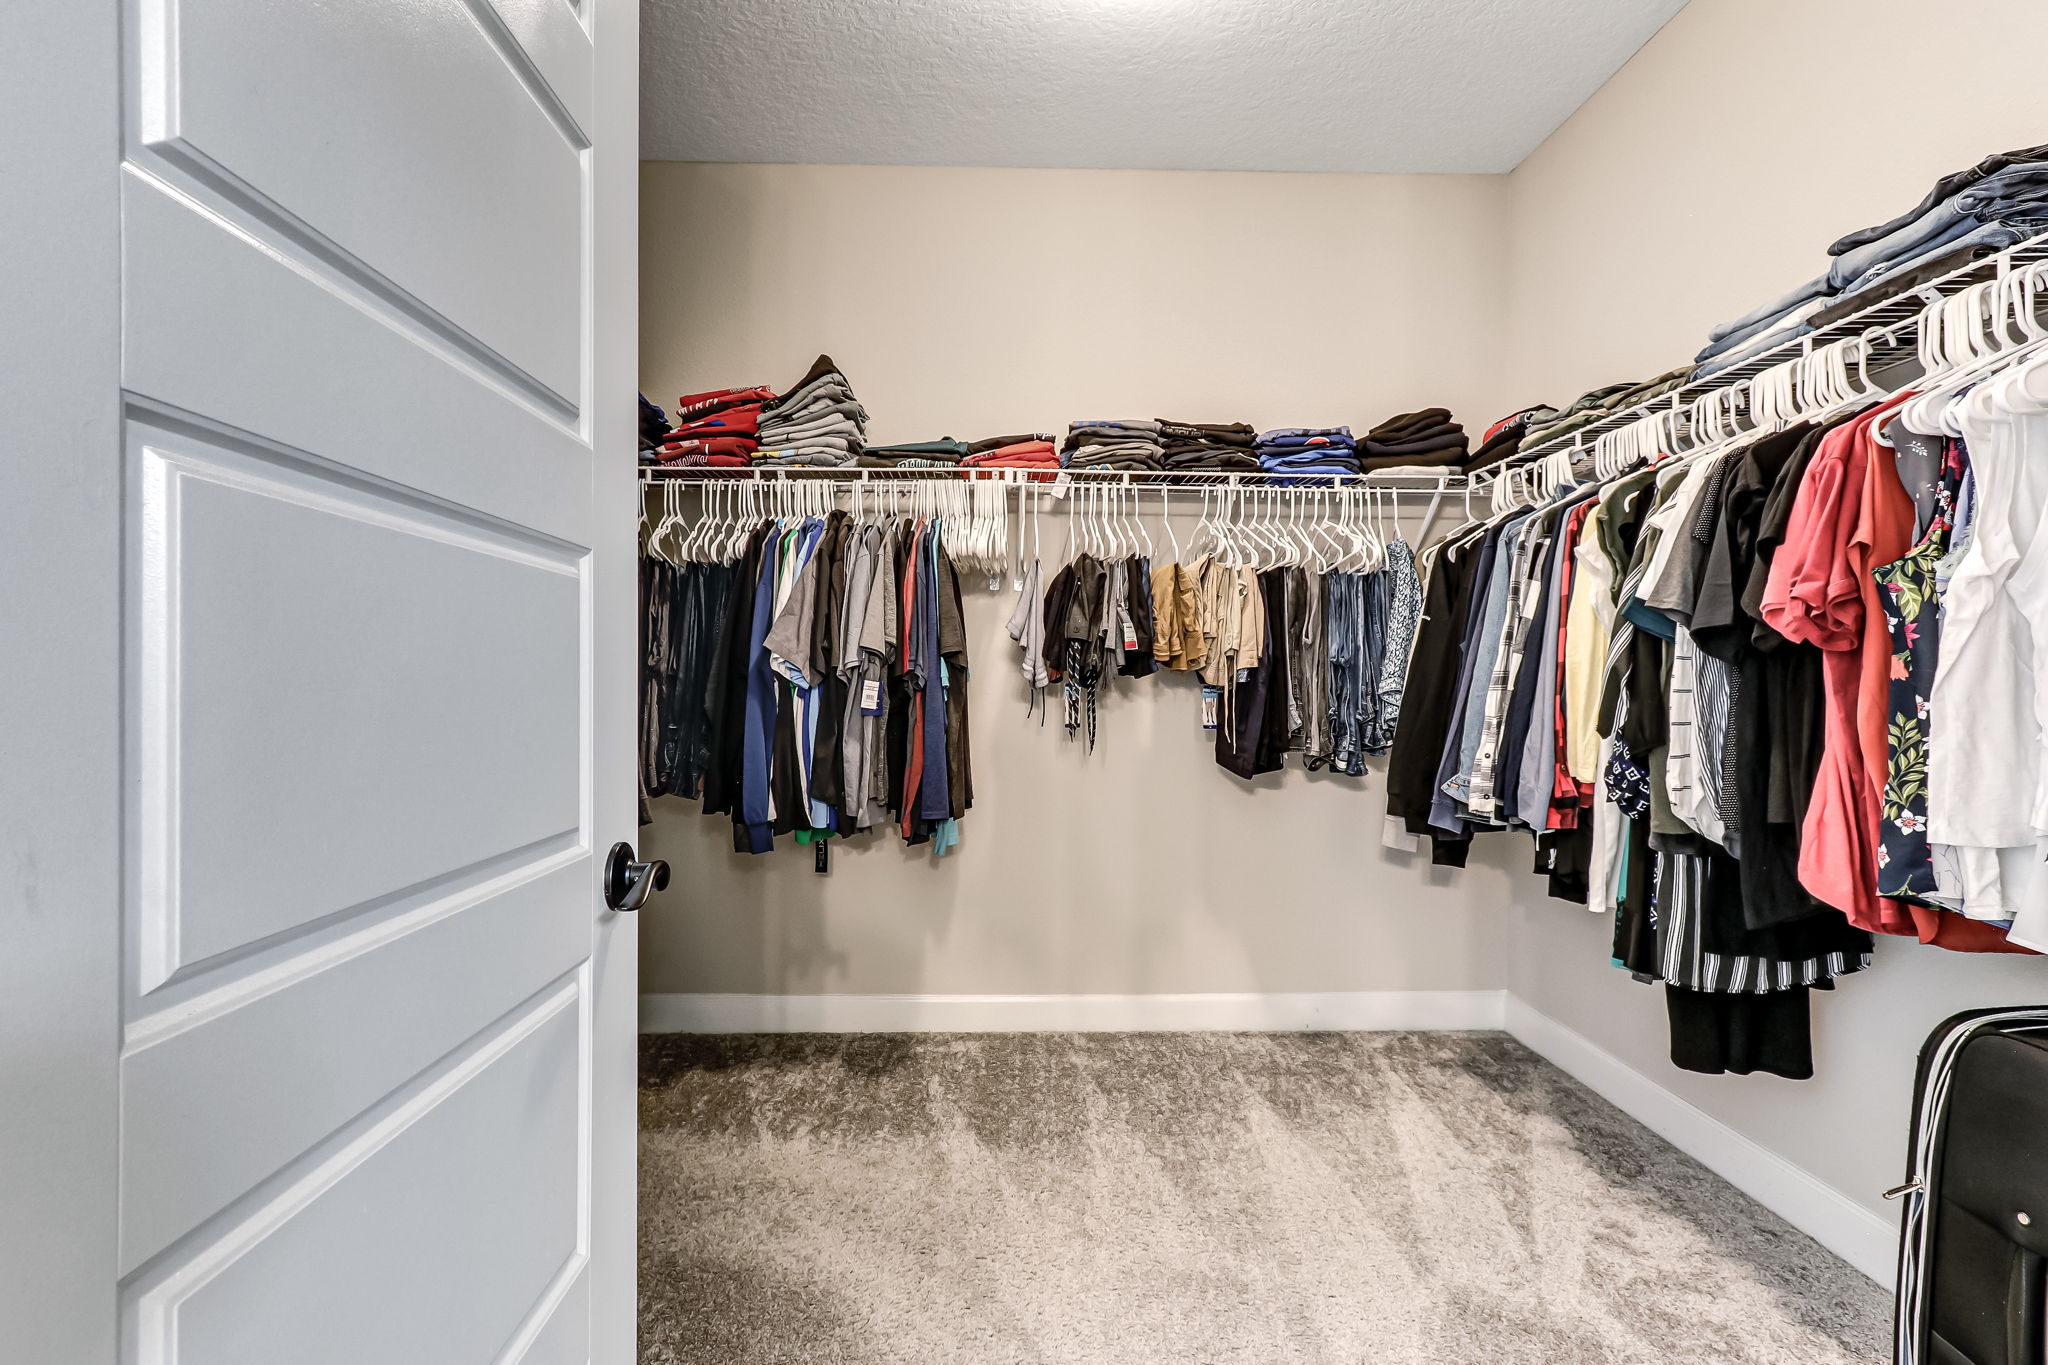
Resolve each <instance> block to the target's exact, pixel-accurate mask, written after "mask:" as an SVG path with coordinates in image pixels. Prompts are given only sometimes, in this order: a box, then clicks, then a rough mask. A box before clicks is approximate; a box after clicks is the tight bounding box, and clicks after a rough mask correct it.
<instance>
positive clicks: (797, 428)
mask: <svg viewBox="0 0 2048 1365" xmlns="http://www.w3.org/2000/svg"><path fill="white" fill-rule="evenodd" d="M867 421H868V412H867V409H866V408H864V407H862V406H861V405H860V401H859V400H858V399H856V398H855V397H854V396H853V386H852V385H850V384H848V383H847V382H846V376H845V375H844V374H843V373H841V372H840V369H839V366H838V365H836V364H834V363H833V361H832V357H831V356H829V355H821V356H819V357H818V358H817V359H816V360H815V361H813V362H811V368H810V371H809V373H807V374H805V375H804V377H803V378H802V379H801V380H799V381H798V382H797V386H796V387H795V388H793V389H791V390H790V391H789V392H788V393H786V394H784V395H783V396H782V398H781V400H780V401H778V402H776V403H773V404H771V405H769V406H768V407H766V408H764V409H763V410H762V412H761V427H760V443H761V448H760V450H759V452H758V453H757V454H756V455H755V457H754V458H755V463H757V464H764V465H827V466H829V465H843V464H852V463H853V462H854V460H855V458H856V457H858V456H859V455H860V453H861V451H862V450H863V449H864V448H865V447H866V445H867Z"/></svg>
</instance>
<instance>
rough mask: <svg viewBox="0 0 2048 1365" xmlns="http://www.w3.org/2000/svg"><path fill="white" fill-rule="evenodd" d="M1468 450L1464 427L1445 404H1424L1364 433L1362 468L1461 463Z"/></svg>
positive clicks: (1396, 467)
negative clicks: (1432, 405)
mask: <svg viewBox="0 0 2048 1365" xmlns="http://www.w3.org/2000/svg"><path fill="white" fill-rule="evenodd" d="M1470 453H1471V444H1470V442H1468V441H1467V440H1466V438H1465V428H1463V427H1462V426H1459V425H1458V424H1457V423H1456V422H1454V421H1452V420H1451V411H1450V409H1449V408H1424V409H1423V410H1422V411H1420V412H1404V413H1402V414H1401V415H1400V416H1399V417H1389V418H1388V419H1387V420H1386V421H1384V422H1382V423H1380V424H1379V425H1378V426H1376V427H1374V428H1373V429H1372V430H1371V431H1368V432H1367V433H1366V434H1365V459H1364V461H1363V462H1362V468H1364V469H1367V470H1373V469H1403V468H1408V467H1411V466H1416V465H1420V466H1424V467H1430V466H1436V465H1454V464H1463V463H1464V461H1465V457H1466V456H1467V455H1469V454H1470Z"/></svg>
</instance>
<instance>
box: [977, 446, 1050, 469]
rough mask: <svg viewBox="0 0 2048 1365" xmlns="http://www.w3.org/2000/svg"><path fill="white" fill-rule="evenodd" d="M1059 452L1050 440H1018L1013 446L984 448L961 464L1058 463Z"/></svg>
mask: <svg viewBox="0 0 2048 1365" xmlns="http://www.w3.org/2000/svg"><path fill="white" fill-rule="evenodd" d="M1059 462H1060V457H1059V452H1058V451H1056V450H1054V449H1053V448H1052V442H1051V441H1019V442H1018V443H1017V444H1016V445H1013V446H997V447H996V448H995V449H994V450H984V451H982V452H981V454H979V455H969V456H968V457H967V458H966V459H964V460H962V461H961V462H960V463H961V464H973V465H991V464H992V465H1004V464H1008V465H1027V464H1029V465H1037V464H1058V463H1059Z"/></svg>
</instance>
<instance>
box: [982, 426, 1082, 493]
mask: <svg viewBox="0 0 2048 1365" xmlns="http://www.w3.org/2000/svg"><path fill="white" fill-rule="evenodd" d="M960 464H961V466H962V467H963V468H973V469H1037V470H1056V469H1058V468H1059V467H1060V453H1059V451H1058V450H1056V449H1055V448H1054V447H1053V443H1052V437H1051V436H1050V435H1048V434H1045V433H1042V432H1026V433H1022V434H1019V435H1015V436H990V437H987V438H985V439H983V440H979V441H976V442H974V443H973V444H972V445H970V446H968V447H967V453H966V454H965V455H963V456H961V457H960ZM1031 477H1032V479H1033V481H1034V482H1039V483H1043V482H1045V481H1047V480H1049V479H1051V478H1052V477H1053V476H1052V475H1051V474H1050V473H1041V474H1034V475H1032V476H1031Z"/></svg>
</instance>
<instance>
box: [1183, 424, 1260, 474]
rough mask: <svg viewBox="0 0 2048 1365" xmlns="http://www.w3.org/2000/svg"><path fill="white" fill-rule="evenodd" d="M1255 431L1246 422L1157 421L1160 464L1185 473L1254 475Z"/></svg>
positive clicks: (1256, 463)
mask: <svg viewBox="0 0 2048 1365" xmlns="http://www.w3.org/2000/svg"><path fill="white" fill-rule="evenodd" d="M1257 440H1258V432H1257V431H1256V430H1255V429H1254V428H1253V427H1252V426H1251V424H1249V423H1247V422H1182V421H1177V420H1175V419H1174V418H1171V417H1162V418H1160V419H1159V441H1160V445H1161V446H1162V447H1163V452H1162V454H1161V456H1160V463H1161V464H1162V465H1163V466H1164V467H1165V468H1167V469H1171V470H1180V471H1183V472H1187V473H1217V474H1228V473H1246V472H1253V473H1255V472H1257V470H1258V468H1259V461H1258V457H1257V456H1256V455H1254V454H1253V453H1252V446H1253V444H1254V443H1255V442H1256V441H1257Z"/></svg>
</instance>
